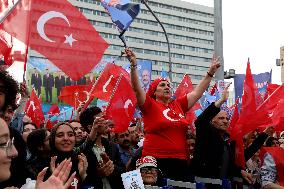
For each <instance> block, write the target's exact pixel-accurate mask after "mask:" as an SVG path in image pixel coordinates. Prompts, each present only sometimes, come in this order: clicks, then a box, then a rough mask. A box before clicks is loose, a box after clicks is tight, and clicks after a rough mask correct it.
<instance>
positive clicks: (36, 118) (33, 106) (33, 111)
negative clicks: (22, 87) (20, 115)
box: [25, 89, 44, 127]
mask: <svg viewBox="0 0 284 189" xmlns="http://www.w3.org/2000/svg"><path fill="white" fill-rule="evenodd" d="M25 112H26V115H27V116H29V117H30V118H31V120H32V122H33V123H35V124H36V125H37V126H38V127H40V124H42V123H43V122H44V114H43V111H42V107H41V102H40V99H39V98H38V97H37V95H36V92H35V90H34V89H33V90H32V92H31V96H30V99H29V100H28V102H27V104H26V108H25Z"/></svg>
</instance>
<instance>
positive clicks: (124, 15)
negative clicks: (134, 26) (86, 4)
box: [101, 0, 140, 32]
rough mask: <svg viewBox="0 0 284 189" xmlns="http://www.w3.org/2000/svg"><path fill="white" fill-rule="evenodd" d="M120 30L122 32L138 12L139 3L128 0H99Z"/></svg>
mask: <svg viewBox="0 0 284 189" xmlns="http://www.w3.org/2000/svg"><path fill="white" fill-rule="evenodd" d="M101 2H102V5H103V7H104V8H105V9H106V11H107V12H108V14H109V15H110V17H111V19H112V21H113V23H114V24H115V25H116V26H117V28H118V30H119V31H120V32H124V31H125V30H127V28H128V27H129V26H130V24H131V23H132V22H133V20H134V19H135V18H136V16H137V15H138V14H139V12H140V5H139V4H134V3H131V2H130V1H129V0H101Z"/></svg>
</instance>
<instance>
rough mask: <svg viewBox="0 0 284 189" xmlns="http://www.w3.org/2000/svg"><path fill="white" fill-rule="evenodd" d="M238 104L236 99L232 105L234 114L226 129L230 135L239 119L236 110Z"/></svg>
mask: <svg viewBox="0 0 284 189" xmlns="http://www.w3.org/2000/svg"><path fill="white" fill-rule="evenodd" d="M238 104H239V98H237V99H236V102H235V104H234V105H233V106H234V107H233V108H234V113H233V115H232V119H231V121H230V124H229V127H228V132H229V133H231V132H232V130H233V129H234V127H235V126H236V123H237V121H238V119H239V110H238Z"/></svg>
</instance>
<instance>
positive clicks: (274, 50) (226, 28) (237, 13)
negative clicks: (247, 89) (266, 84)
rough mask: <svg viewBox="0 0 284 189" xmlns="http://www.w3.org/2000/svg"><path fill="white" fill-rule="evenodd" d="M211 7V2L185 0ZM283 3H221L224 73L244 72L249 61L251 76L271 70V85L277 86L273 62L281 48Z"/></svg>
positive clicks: (253, 0)
mask: <svg viewBox="0 0 284 189" xmlns="http://www.w3.org/2000/svg"><path fill="white" fill-rule="evenodd" d="M185 1H189V2H192V3H196V4H201V5H206V6H210V7H213V5H214V0H185ZM283 8H284V0H273V1H268V0H262V1H260V0H249V1H248V0H233V1H232V0H230V1H228V0H223V37H224V61H225V70H228V69H229V68H233V69H235V70H236V73H245V69H246V62H247V58H248V57H249V58H250V63H251V69H252V73H261V72H266V71H269V70H270V69H272V70H273V71H272V73H273V74H272V75H273V76H272V82H273V83H278V84H280V82H281V78H280V67H276V63H275V60H276V58H279V57H280V47H281V46H282V45H284V22H283Z"/></svg>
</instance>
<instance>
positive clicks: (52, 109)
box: [47, 104, 60, 116]
mask: <svg viewBox="0 0 284 189" xmlns="http://www.w3.org/2000/svg"><path fill="white" fill-rule="evenodd" d="M47 114H48V115H49V116H54V115H58V114H60V109H59V107H58V105H57V104H52V106H51V107H50V109H49V111H48V112H47Z"/></svg>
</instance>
